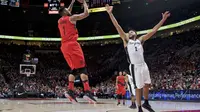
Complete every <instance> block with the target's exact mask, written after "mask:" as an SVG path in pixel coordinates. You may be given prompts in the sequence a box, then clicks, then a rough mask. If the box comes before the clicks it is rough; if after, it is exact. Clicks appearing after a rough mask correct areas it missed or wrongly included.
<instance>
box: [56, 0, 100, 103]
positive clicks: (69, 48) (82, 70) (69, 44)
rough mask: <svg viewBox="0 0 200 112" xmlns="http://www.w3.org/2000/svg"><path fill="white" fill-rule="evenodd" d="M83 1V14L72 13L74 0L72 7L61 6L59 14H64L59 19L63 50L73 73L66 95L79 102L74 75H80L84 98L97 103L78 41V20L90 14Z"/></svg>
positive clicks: (81, 0) (80, 0) (69, 78)
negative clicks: (91, 90)
mask: <svg viewBox="0 0 200 112" xmlns="http://www.w3.org/2000/svg"><path fill="white" fill-rule="evenodd" d="M79 2H81V3H83V7H84V12H83V13H81V14H74V15H72V14H71V9H72V6H73V3H74V0H73V1H72V3H71V5H70V6H71V8H68V9H67V8H61V9H60V10H59V14H60V15H61V16H62V17H61V18H60V19H59V20H58V28H59V30H60V34H61V37H62V40H61V51H62V53H63V56H64V58H65V60H66V61H67V63H68V65H69V67H70V68H71V74H70V75H69V77H68V80H69V85H68V92H67V93H66V96H67V97H68V98H69V99H70V101H71V102H77V100H76V98H75V96H74V80H75V77H74V75H80V77H81V80H82V82H83V86H84V91H85V95H84V99H86V100H88V101H89V102H92V103H96V100H95V99H94V97H93V96H92V94H91V92H90V86H89V82H88V75H87V74H88V73H87V70H86V64H85V58H84V55H83V51H82V49H81V46H80V44H79V43H78V42H77V39H78V36H79V35H78V31H77V29H76V22H77V21H79V20H82V19H84V18H86V17H88V16H89V11H88V6H87V3H86V1H85V0H79Z"/></svg>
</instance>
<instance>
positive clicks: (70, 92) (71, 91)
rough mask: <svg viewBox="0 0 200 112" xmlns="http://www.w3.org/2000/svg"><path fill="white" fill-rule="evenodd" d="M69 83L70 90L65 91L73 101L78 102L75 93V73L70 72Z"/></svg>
mask: <svg viewBox="0 0 200 112" xmlns="http://www.w3.org/2000/svg"><path fill="white" fill-rule="evenodd" d="M68 80H69V84H68V92H67V93H65V96H66V97H67V98H68V99H69V100H70V101H71V102H77V100H76V97H75V95H74V81H75V77H74V75H72V74H70V75H69V76H68Z"/></svg>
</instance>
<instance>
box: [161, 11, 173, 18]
mask: <svg viewBox="0 0 200 112" xmlns="http://www.w3.org/2000/svg"><path fill="white" fill-rule="evenodd" d="M170 15H171V14H170V12H169V11H166V12H165V13H162V18H163V19H167V18H168V17H170Z"/></svg>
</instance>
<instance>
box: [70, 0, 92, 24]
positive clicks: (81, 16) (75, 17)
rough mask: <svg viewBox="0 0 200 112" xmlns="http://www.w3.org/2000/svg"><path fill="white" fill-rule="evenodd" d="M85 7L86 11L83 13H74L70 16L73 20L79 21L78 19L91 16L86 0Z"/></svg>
mask: <svg viewBox="0 0 200 112" xmlns="http://www.w3.org/2000/svg"><path fill="white" fill-rule="evenodd" d="M83 7H84V12H83V13H81V14H74V15H72V16H71V17H70V20H71V21H78V20H82V19H85V18H86V17H88V16H89V10H88V6H87V3H86V1H85V0H83Z"/></svg>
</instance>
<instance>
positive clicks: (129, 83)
mask: <svg viewBox="0 0 200 112" xmlns="http://www.w3.org/2000/svg"><path fill="white" fill-rule="evenodd" d="M127 85H128V90H129V92H130V93H131V95H132V96H135V88H134V84H133V77H132V76H131V75H128V84H127Z"/></svg>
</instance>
